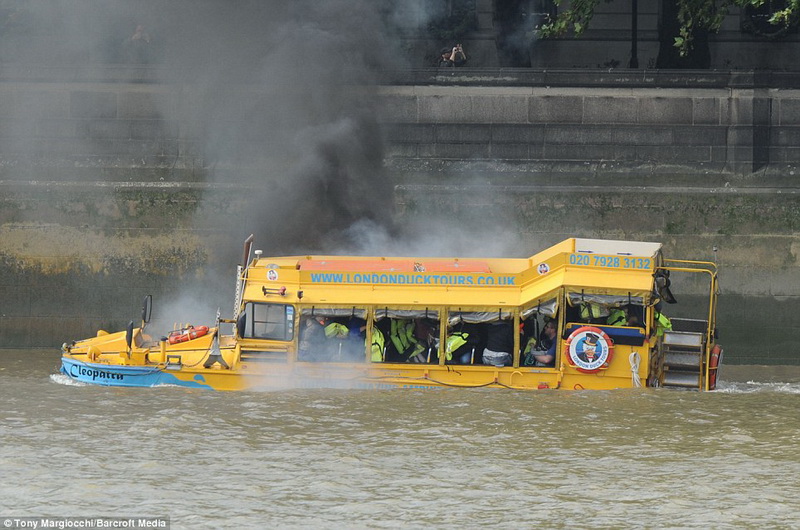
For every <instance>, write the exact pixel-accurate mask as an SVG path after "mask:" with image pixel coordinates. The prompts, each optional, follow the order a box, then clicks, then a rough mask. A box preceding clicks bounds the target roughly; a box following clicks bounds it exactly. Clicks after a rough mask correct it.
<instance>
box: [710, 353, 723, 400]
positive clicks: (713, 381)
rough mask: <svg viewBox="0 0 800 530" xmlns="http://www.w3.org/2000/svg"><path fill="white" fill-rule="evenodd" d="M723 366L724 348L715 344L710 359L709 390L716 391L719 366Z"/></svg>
mask: <svg viewBox="0 0 800 530" xmlns="http://www.w3.org/2000/svg"><path fill="white" fill-rule="evenodd" d="M720 364H722V346H720V345H719V344H714V347H713V348H711V355H710V356H709V359H708V389H709V390H714V389H715V388H717V371H718V370H719V365H720Z"/></svg>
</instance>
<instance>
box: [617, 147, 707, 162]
mask: <svg viewBox="0 0 800 530" xmlns="http://www.w3.org/2000/svg"><path fill="white" fill-rule="evenodd" d="M623 152H624V156H623ZM618 154H619V157H620V158H624V159H626V160H640V161H647V162H656V163H670V164H683V165H691V164H694V163H699V162H709V161H710V160H711V149H710V148H709V147H706V146H700V147H689V146H683V147H677V146H667V145H662V146H648V145H637V146H635V147H634V148H633V158H628V157H629V156H630V155H631V151H630V148H628V147H621V148H619V150H618Z"/></svg>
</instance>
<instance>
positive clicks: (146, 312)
mask: <svg viewBox="0 0 800 530" xmlns="http://www.w3.org/2000/svg"><path fill="white" fill-rule="evenodd" d="M152 314H153V295H152V294H148V295H147V296H145V297H144V302H143V303H142V329H144V325H145V324H148V323H149V322H150V316H151V315H152Z"/></svg>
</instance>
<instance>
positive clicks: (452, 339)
mask: <svg viewBox="0 0 800 530" xmlns="http://www.w3.org/2000/svg"><path fill="white" fill-rule="evenodd" d="M471 340H472V337H471V335H470V333H469V332H467V331H464V330H463V329H459V330H458V331H453V332H451V333H450V334H449V335H447V342H446V343H445V346H444V354H445V363H446V364H471V363H472V349H473V347H474V346H473V344H472V342H471Z"/></svg>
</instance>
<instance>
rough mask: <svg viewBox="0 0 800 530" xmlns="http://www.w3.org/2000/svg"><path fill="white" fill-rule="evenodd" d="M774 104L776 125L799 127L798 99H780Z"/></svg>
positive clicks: (799, 107)
mask: <svg viewBox="0 0 800 530" xmlns="http://www.w3.org/2000/svg"><path fill="white" fill-rule="evenodd" d="M776 103H777V109H776V114H777V116H778V125H783V126H786V125H800V99H789V98H780V99H777V100H776Z"/></svg>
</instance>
